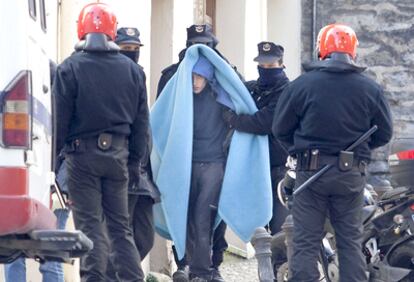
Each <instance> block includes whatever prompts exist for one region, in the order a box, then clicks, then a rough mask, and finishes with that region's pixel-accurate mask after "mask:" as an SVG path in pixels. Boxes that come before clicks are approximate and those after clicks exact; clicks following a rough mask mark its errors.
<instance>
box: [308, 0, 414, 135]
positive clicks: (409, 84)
mask: <svg viewBox="0 0 414 282" xmlns="http://www.w3.org/2000/svg"><path fill="white" fill-rule="evenodd" d="M314 3H316V5H315V6H316V9H315V10H316V17H314V15H313V6H314ZM413 15H414V1H413V0H389V1H379V0H316V1H314V0H302V61H303V62H307V61H309V60H310V59H311V58H312V51H313V46H312V45H313V44H312V41H313V39H312V38H313V36H312V31H313V26H315V27H316V36H317V34H318V31H319V29H320V28H321V27H323V26H324V25H327V24H330V23H334V22H337V23H344V24H347V25H350V26H351V27H352V28H353V29H354V30H355V32H356V33H357V36H358V39H359V48H358V63H360V64H362V65H365V66H368V67H369V69H368V71H367V74H368V75H369V76H371V77H372V78H374V79H375V80H376V81H377V82H378V83H380V84H381V85H382V86H383V87H384V89H385V94H386V96H387V98H388V100H389V102H390V105H391V108H392V112H393V117H394V126H395V130H394V131H395V137H403V136H411V137H414V17H413ZM314 18H315V19H316V20H315V23H314V24H313V19H314Z"/></svg>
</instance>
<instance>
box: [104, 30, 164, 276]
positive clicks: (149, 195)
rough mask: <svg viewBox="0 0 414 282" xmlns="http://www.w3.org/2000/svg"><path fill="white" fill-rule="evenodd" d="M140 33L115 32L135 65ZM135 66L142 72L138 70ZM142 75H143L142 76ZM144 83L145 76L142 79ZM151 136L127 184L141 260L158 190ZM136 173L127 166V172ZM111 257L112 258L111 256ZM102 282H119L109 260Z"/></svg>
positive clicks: (149, 241) (150, 240) (147, 249)
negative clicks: (154, 175) (155, 180)
mask: <svg viewBox="0 0 414 282" xmlns="http://www.w3.org/2000/svg"><path fill="white" fill-rule="evenodd" d="M139 36H140V32H139V30H138V29H137V28H134V27H121V28H119V29H118V31H117V35H116V39H115V43H116V44H117V45H118V46H119V48H120V51H119V52H120V53H121V54H123V55H125V56H127V57H128V58H130V59H131V60H132V61H133V62H134V63H138V61H139V54H140V48H141V47H142V46H144V44H142V43H141V40H140V38H139ZM138 66H139V67H140V68H141V69H142V70H143V68H142V66H141V65H139V64H138ZM143 74H144V75H145V73H144V72H143ZM144 81H145V76H144ZM150 134H151V132H150V131H149V132H148V137H147V138H148V148H147V150H146V152H145V154H144V156H143V159H142V160H141V161H140V163H139V171H138V173H130V175H132V176H134V175H135V176H138V177H139V178H138V179H134V177H132V178H131V177H130V179H129V183H128V213H129V221H130V225H131V228H132V233H133V236H134V241H135V245H136V246H137V249H138V252H139V254H140V256H141V260H143V259H144V258H145V257H146V255H147V254H148V253H149V252H150V250H151V249H152V247H153V245H154V217H153V212H152V206H153V204H154V203H156V202H159V201H160V194H159V191H158V188H157V187H156V185H155V184H154V182H153V179H152V172H151V166H150V163H149V155H150V152H151V137H150ZM133 169H136V167H134V166H129V167H128V170H129V171H131V170H133ZM111 257H112V256H111ZM106 273H107V277H106V281H119V279H118V277H117V273H116V271H115V269H114V268H113V263H112V260H111V259H110V260H109V264H108V268H107V271H106Z"/></svg>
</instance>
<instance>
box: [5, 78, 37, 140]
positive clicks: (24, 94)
mask: <svg viewBox="0 0 414 282" xmlns="http://www.w3.org/2000/svg"><path fill="white" fill-rule="evenodd" d="M31 80H32V79H31V73H30V71H21V72H20V73H19V74H18V75H17V76H16V77H15V78H14V79H13V81H12V82H11V83H10V84H9V86H8V87H7V88H6V90H5V91H4V92H3V95H2V101H1V104H2V108H1V114H2V145H3V146H4V147H13V148H29V147H30V144H31V100H32V85H31Z"/></svg>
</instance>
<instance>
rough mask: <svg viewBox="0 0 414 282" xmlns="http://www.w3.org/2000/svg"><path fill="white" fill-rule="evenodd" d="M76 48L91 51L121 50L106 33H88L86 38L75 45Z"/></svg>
mask: <svg viewBox="0 0 414 282" xmlns="http://www.w3.org/2000/svg"><path fill="white" fill-rule="evenodd" d="M75 50H76V51H77V52H78V51H90V52H117V51H119V50H120V48H119V47H118V45H116V44H115V43H114V42H113V41H112V40H110V39H108V36H107V35H106V34H104V33H100V32H99V33H98V32H93V33H88V34H87V35H86V36H85V40H81V41H79V42H78V43H76V45H75Z"/></svg>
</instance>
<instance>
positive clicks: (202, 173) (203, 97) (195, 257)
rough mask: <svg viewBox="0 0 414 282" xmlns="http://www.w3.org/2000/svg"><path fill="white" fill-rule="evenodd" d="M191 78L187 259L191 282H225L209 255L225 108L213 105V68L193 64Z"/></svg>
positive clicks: (204, 62) (225, 131)
mask: <svg viewBox="0 0 414 282" xmlns="http://www.w3.org/2000/svg"><path fill="white" fill-rule="evenodd" d="M192 78H193V105H194V123H193V154H192V172H191V186H190V198H189V207H188V223H187V224H188V225H187V244H186V256H187V261H188V264H189V267H190V269H189V270H190V279H191V281H194V282H195V281H197V282H199V281H224V280H223V279H222V278H221V277H217V276H219V273H218V271H217V270H216V269H213V268H212V267H211V266H212V260H211V251H212V234H213V231H214V230H213V229H214V221H215V218H216V210H217V206H218V202H219V197H220V190H221V186H222V181H223V176H224V168H225V162H226V152H225V149H224V147H225V146H224V143H225V140H226V136H227V134H228V127H227V125H226V124H225V122H224V120H223V118H222V111H223V109H224V106H223V105H221V104H219V103H218V102H217V101H216V98H217V93H216V91H215V90H214V88H213V83H211V82H212V81H213V79H214V67H213V65H212V64H211V63H210V62H209V61H208V60H207V59H206V58H205V57H204V56H200V58H199V60H198V61H197V63H196V64H195V66H194V68H193V71H192ZM214 276H216V277H214ZM215 278H216V279H215ZM218 279H221V280H218Z"/></svg>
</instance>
